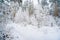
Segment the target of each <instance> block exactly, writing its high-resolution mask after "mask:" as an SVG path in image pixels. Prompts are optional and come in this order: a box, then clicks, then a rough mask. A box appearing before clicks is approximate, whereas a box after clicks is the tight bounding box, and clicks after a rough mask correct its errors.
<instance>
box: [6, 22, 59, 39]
mask: <svg viewBox="0 0 60 40" xmlns="http://www.w3.org/2000/svg"><path fill="white" fill-rule="evenodd" d="M6 29H7V31H9V30H10V33H11V35H10V36H12V37H13V39H11V40H60V29H59V27H56V26H55V27H47V26H43V27H41V28H37V27H36V26H32V25H29V24H28V25H24V24H23V23H21V24H16V23H9V24H7V26H6Z"/></svg>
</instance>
